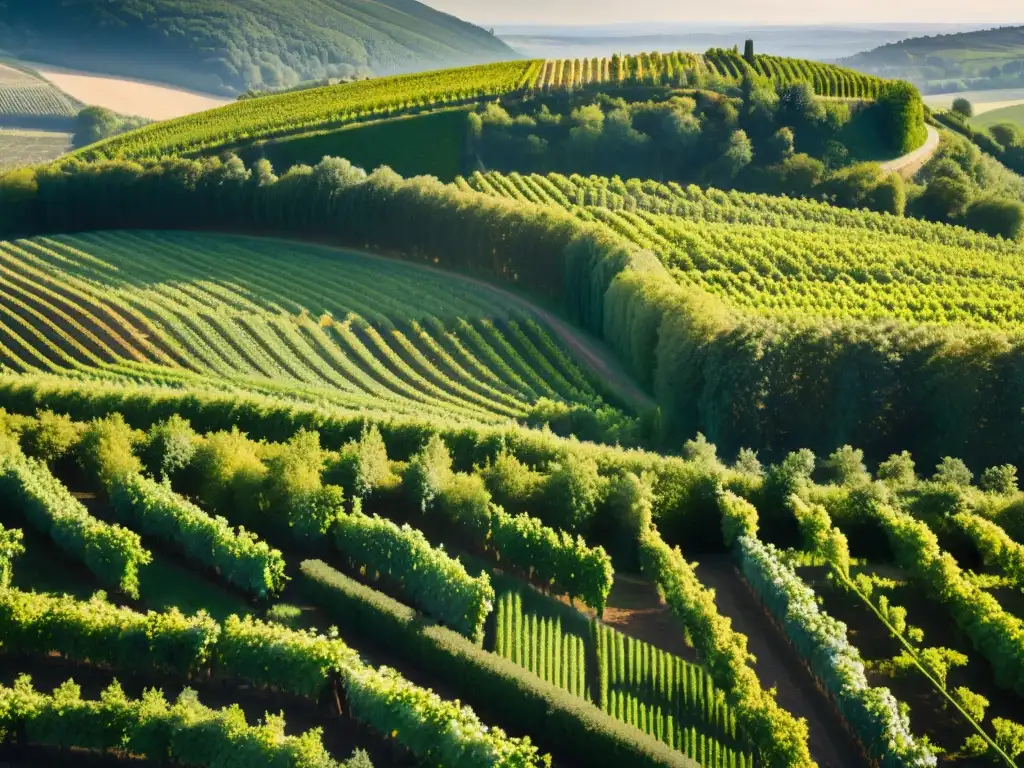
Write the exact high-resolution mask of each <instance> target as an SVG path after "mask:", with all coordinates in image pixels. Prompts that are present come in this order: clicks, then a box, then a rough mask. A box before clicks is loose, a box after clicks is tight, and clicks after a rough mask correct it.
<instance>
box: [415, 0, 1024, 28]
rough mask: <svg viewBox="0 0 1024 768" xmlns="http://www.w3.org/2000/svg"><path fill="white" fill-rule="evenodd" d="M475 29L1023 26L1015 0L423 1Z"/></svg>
mask: <svg viewBox="0 0 1024 768" xmlns="http://www.w3.org/2000/svg"><path fill="white" fill-rule="evenodd" d="M424 1H425V2H426V3H427V4H428V5H432V6H434V7H435V8H438V9H440V10H442V11H447V12H448V13H453V14H455V15H456V16H460V17H462V18H464V19H466V20H467V21H473V22H476V23H478V24H507V23H517V24H578V25H581V26H582V25H585V24H611V23H615V22H639V21H677V22H686V21H694V22H715V21H725V22H733V23H735V22H740V23H757V24H796V23H800V24H813V23H821V22H851V23H865V22H867V23H871V22H890V23H891V22H919V23H921V22H924V23H943V22H949V23H957V22H961V23H968V22H973V23H989V22H991V23H994V24H998V23H1008V22H1014V21H1016V22H1017V23H1022V24H1024V6H1022V3H1021V2H1020V0H974V1H973V2H964V0H716V1H715V2H707V0H696V1H694V0H690V1H689V2H686V0H683V1H682V2H680V0H640V1H639V2H629V1H628V0H483V1H482V2H481V0H424Z"/></svg>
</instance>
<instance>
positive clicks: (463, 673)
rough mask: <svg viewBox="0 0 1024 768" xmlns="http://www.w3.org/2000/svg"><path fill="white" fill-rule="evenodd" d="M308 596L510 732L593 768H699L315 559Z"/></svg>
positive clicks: (306, 574)
mask: <svg viewBox="0 0 1024 768" xmlns="http://www.w3.org/2000/svg"><path fill="white" fill-rule="evenodd" d="M298 580H299V583H300V586H301V587H302V588H303V589H304V590H305V591H306V593H307V594H308V596H309V597H310V598H311V599H313V600H314V601H315V602H316V603H317V604H318V605H319V606H321V607H322V608H323V609H325V610H326V611H327V612H328V615H329V616H331V617H338V619H339V620H341V619H344V624H345V626H346V627H349V628H351V629H352V630H353V631H358V632H360V633H361V634H362V635H364V636H365V637H366V638H367V639H372V640H373V641H374V644H375V645H376V646H377V647H379V648H381V649H382V650H385V651H388V652H391V653H396V654H400V655H401V656H402V657H403V658H405V659H408V660H409V662H410V663H412V664H414V665H417V666H421V667H423V668H425V669H430V670H432V671H433V673H434V674H435V675H439V676H442V677H444V678H445V682H446V683H450V684H451V685H453V686H455V687H457V688H458V689H459V690H460V691H464V692H465V698H466V701H467V702H469V703H470V704H471V705H474V706H478V707H482V708H484V707H485V708H486V709H487V710H488V711H490V712H492V713H494V714H495V715H497V716H498V717H499V718H500V719H501V720H502V722H503V724H504V725H505V726H506V727H509V728H513V729H515V730H518V731H522V732H525V733H532V734H535V736H536V737H537V738H538V740H539V741H540V742H541V744H542V745H544V746H546V747H549V748H550V747H554V748H556V749H559V750H563V749H564V748H565V745H572V748H573V750H574V753H575V757H576V758H577V759H578V761H579V762H580V763H581V764H583V765H587V766H597V767H601V766H604V767H606V768H637V767H641V766H643V767H646V768H653V766H678V768H694V766H696V763H694V761H692V760H690V759H689V758H687V757H686V756H685V755H683V754H681V753H679V752H676V751H675V750H672V749H670V748H669V747H667V746H665V745H664V744H662V743H660V742H658V741H655V740H654V739H653V738H651V737H648V736H645V735H643V734H642V733H640V732H639V731H637V730H636V729H634V728H631V727H629V726H627V725H625V724H623V723H620V722H619V721H617V720H614V719H613V718H611V717H609V716H608V715H605V714H604V713H602V712H601V711H600V710H598V709H597V708H596V707H594V706H593V705H591V704H588V703H586V702H584V701H582V700H581V699H579V698H577V697H575V696H573V695H571V694H570V693H568V692H566V691H562V690H559V689H557V688H555V687H554V686H552V685H549V684H548V683H545V682H543V681H542V680H540V679H539V678H537V677H536V676H535V675H533V674H532V673H530V672H529V671H527V670H525V669H522V668H521V667H519V666H517V665H515V664H513V663H512V662H510V661H506V660H505V659H501V658H499V657H497V656H495V655H493V654H490V653H487V652H486V651H483V650H481V649H480V648H478V647H476V646H475V645H473V643H471V642H470V641H469V640H467V639H466V638H464V637H462V636H461V635H459V634H457V633H456V632H452V631H451V630H448V629H445V628H443V627H440V626H436V625H433V624H430V623H428V622H426V621H424V620H423V618H422V617H421V616H419V614H417V613H416V611H414V610H413V609H411V608H409V607H407V606H404V605H402V604H401V603H398V602H396V601H395V600H392V599H391V598H389V597H387V596H386V595H383V594H381V593H379V592H377V591H375V590H373V589H370V588H369V587H365V586H363V585H362V584H359V583H358V582H356V581H353V580H352V579H350V578H348V577H347V576H345V575H343V574H341V573H338V572H337V571H335V570H334V569H332V568H330V567H329V566H327V565H326V564H324V563H322V562H320V561H317V560H307V561H305V562H303V563H302V565H301V568H300V574H299V576H298Z"/></svg>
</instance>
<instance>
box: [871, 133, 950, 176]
mask: <svg viewBox="0 0 1024 768" xmlns="http://www.w3.org/2000/svg"><path fill="white" fill-rule="evenodd" d="M925 128H926V129H927V131H928V138H926V139H925V140H924V144H922V145H921V146H920V147H918V148H917V149H915V150H914V151H913V152H908V153H907V154H905V155H903V156H902V157H897V158H896V159H895V160H890V161H888V162H886V163H882V169H883V170H885V171H890V172H894V173H898V174H899V175H900V176H902V177H903V178H905V179H909V178H910V177H911V176H913V175H914V174H915V173H917V172H918V171H919V170H921V168H922V167H924V164H925V163H927V162H928V161H929V160H931V159H932V155H934V154H935V151H936V150H937V149H938V148H939V138H940V136H939V132H938V131H937V130H935V129H934V128H933V127H932V126H930V125H926V126H925Z"/></svg>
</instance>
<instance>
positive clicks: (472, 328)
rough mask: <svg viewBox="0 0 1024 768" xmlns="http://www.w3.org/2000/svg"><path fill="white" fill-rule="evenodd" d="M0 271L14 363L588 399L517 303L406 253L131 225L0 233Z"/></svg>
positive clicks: (486, 400)
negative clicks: (33, 234)
mask: <svg viewBox="0 0 1024 768" xmlns="http://www.w3.org/2000/svg"><path fill="white" fill-rule="evenodd" d="M140 253H144V254H146V258H145V259H144V260H139V259H138V254H140ZM0 270H2V272H3V275H5V277H2V278H0V286H2V288H0V290H2V291H3V293H4V295H5V297H6V301H5V303H4V307H3V310H2V313H3V320H2V325H0V328H2V329H3V350H4V351H3V357H4V363H5V364H6V365H7V366H10V367H11V368H14V369H18V370H23V371H61V370H67V369H70V370H78V371H81V372H82V373H85V374H88V375H90V376H97V375H100V376H104V377H105V378H111V377H114V378H120V377H125V376H127V377H131V378H136V379H138V380H140V381H156V382H161V383H166V384H169V385H174V384H175V383H176V382H177V383H178V385H180V384H183V383H187V382H189V381H192V380H196V379H198V380H207V379H208V378H209V379H213V380H217V381H220V382H235V383H236V384H238V385H248V386H252V387H255V388H257V389H261V390H264V391H267V392H279V393H284V392H289V393H291V394H293V395H298V394H299V393H302V392H304V393H305V396H306V397H309V398H314V397H315V398H324V399H326V400H328V401H330V402H333V403H336V404H339V405H345V406H347V407H356V408H367V409H373V410H381V409H386V410H389V411H391V412H395V413H432V414H435V415H437V416H439V417H441V416H446V415H451V416H453V417H462V418H472V419H476V420H482V421H498V420H503V419H509V418H514V417H521V416H523V415H524V414H525V413H526V411H527V410H529V408H530V407H531V406H532V405H533V403H534V402H535V401H536V400H537V399H538V398H540V397H550V398H554V399H557V400H564V401H566V402H570V403H581V404H587V403H594V402H596V401H597V399H598V394H597V392H596V391H595V389H594V386H593V385H592V384H591V383H590V379H589V378H588V377H587V375H586V374H584V372H583V371H581V370H580V369H579V368H578V367H577V366H576V365H575V364H574V363H573V362H572V360H571V357H570V356H569V355H568V354H567V353H566V351H565V350H563V349H562V348H561V347H560V346H559V344H558V343H557V342H555V341H554V340H553V338H552V336H551V334H550V332H549V331H548V330H547V329H546V328H545V327H544V326H543V325H542V324H541V323H539V322H538V320H537V319H536V315H531V312H530V310H529V307H528V305H526V306H524V305H523V304H521V303H520V302H517V301H515V300H514V299H511V298H505V297H503V296H502V295H501V294H499V293H496V292H489V291H487V290H481V289H480V288H479V287H478V286H476V285H475V284H473V283H470V282H463V281H461V280H460V279H459V278H456V277H451V276H448V275H444V274H440V273H434V272H428V271H426V270H425V269H423V268H417V267H414V266H411V265H408V264H402V263H398V262H393V261H386V260H382V259H376V258H373V257H368V256H360V255H357V254H354V253H346V252H339V251H333V250H330V249H326V248H318V247H316V246H304V245H298V244H294V243H286V242H278V241H262V240H254V239H245V238H232V237H225V236H214V235H189V234H182V233H166V234H161V233H147V232H141V233H132V234H129V233H110V234H94V235H86V236H82V237H59V238H43V239H33V240H22V241H17V242H13V243H3V244H0ZM36 281H38V282H36ZM33 283H35V285H33Z"/></svg>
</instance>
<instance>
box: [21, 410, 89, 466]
mask: <svg viewBox="0 0 1024 768" xmlns="http://www.w3.org/2000/svg"><path fill="white" fill-rule="evenodd" d="M81 435H82V428H81V425H80V424H76V423H74V422H73V421H72V420H71V417H70V416H60V415H58V414H56V413H54V412H53V411H49V410H45V411H39V413H37V414H36V418H35V419H33V420H31V421H29V422H28V423H27V424H26V425H25V429H24V431H23V432H22V434H21V445H22V448H23V449H24V451H25V455H26V456H31V457H32V458H35V459H39V460H40V461H43V462H45V463H46V464H48V465H50V466H53V463H54V462H55V461H57V460H58V459H61V458H63V457H64V456H65V455H66V454H67V453H68V452H69V451H70V450H71V448H72V447H74V446H75V445H76V444H77V443H78V441H79V440H80V439H81Z"/></svg>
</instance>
